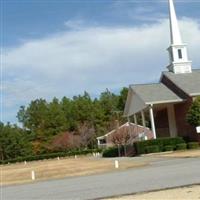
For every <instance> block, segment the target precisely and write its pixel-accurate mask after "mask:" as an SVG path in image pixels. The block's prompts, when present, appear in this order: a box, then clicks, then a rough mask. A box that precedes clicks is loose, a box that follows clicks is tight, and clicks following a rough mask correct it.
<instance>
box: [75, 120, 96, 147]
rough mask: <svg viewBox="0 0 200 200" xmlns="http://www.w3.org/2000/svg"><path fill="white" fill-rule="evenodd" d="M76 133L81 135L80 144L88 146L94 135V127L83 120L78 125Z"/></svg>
mask: <svg viewBox="0 0 200 200" xmlns="http://www.w3.org/2000/svg"><path fill="white" fill-rule="evenodd" d="M78 134H79V135H80V137H81V144H82V146H83V147H88V145H89V144H91V143H92V142H93V140H94V137H95V129H94V127H93V126H92V125H90V124H88V123H86V122H84V123H83V124H81V125H80V126H79V127H78Z"/></svg>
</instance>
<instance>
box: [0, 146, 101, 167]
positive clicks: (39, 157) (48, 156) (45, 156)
mask: <svg viewBox="0 0 200 200" xmlns="http://www.w3.org/2000/svg"><path fill="white" fill-rule="evenodd" d="M93 152H101V150H100V149H84V150H72V151H67V152H57V153H49V154H40V155H37V156H26V157H17V158H15V159H9V160H0V164H7V163H16V162H23V161H25V160H26V161H33V160H44V159H51V158H56V157H67V156H74V155H87V154H90V153H93Z"/></svg>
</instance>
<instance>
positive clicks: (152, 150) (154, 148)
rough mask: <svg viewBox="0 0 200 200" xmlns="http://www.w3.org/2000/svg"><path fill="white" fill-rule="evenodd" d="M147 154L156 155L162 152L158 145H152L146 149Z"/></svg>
mask: <svg viewBox="0 0 200 200" xmlns="http://www.w3.org/2000/svg"><path fill="white" fill-rule="evenodd" d="M145 151H146V153H156V152H160V149H159V146H158V145H152V146H147V147H146V148H145Z"/></svg>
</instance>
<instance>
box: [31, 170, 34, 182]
mask: <svg viewBox="0 0 200 200" xmlns="http://www.w3.org/2000/svg"><path fill="white" fill-rule="evenodd" d="M31 179H32V180H33V181H34V180H35V171H33V170H32V171H31Z"/></svg>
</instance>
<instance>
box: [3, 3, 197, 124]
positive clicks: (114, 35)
mask: <svg viewBox="0 0 200 200" xmlns="http://www.w3.org/2000/svg"><path fill="white" fill-rule="evenodd" d="M175 2H176V3H175V5H176V10H177V15H178V18H179V20H180V28H181V32H182V35H183V39H184V42H186V43H188V46H189V47H188V48H189V55H190V58H191V59H192V61H193V66H194V68H198V67H199V66H200V61H199V58H198V52H199V50H200V39H199V35H200V28H199V24H200V22H199V19H200V12H199V10H200V2H199V1H183V0H182V1H178V0H176V1H175ZM1 8H2V10H3V19H1V23H3V29H2V30H1V35H2V34H3V40H2V41H1V46H2V47H3V52H2V54H3V61H2V69H3V85H2V89H1V90H2V95H3V103H4V104H3V105H4V106H3V121H4V122H6V121H11V122H17V120H16V113H17V111H18V109H19V106H20V105H27V104H28V103H29V102H30V101H31V100H33V99H36V98H40V97H41V98H46V99H48V100H50V99H51V98H53V97H54V96H57V97H59V98H61V97H62V96H69V97H72V96H73V95H76V94H80V93H83V91H84V90H86V91H88V92H89V93H91V94H92V95H93V96H97V95H98V94H99V93H100V92H102V91H104V90H105V89H106V88H109V89H110V90H111V91H119V90H120V88H122V87H123V86H128V85H129V84H132V83H146V82H153V81H157V80H158V79H159V76H160V72H161V71H163V70H166V66H167V65H168V55H167V52H166V48H167V47H168V46H169V24H168V5H167V1H151V0H149V1H142V0H139V1H131V0H127V1H126V0H124V1H111V0H85V1H84V0H70V1H67V0H56V1H55V0H54V1H51V0H1Z"/></svg>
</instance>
